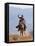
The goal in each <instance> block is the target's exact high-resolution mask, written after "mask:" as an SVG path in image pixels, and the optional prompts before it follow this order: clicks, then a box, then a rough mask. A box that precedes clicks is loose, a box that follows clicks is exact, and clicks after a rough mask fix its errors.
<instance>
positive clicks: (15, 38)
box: [9, 33, 33, 42]
mask: <svg viewBox="0 0 35 46" xmlns="http://www.w3.org/2000/svg"><path fill="white" fill-rule="evenodd" d="M31 40H33V39H32V36H31V35H30V34H27V33H26V34H24V35H23V36H20V35H16V34H14V35H9V42H16V41H31Z"/></svg>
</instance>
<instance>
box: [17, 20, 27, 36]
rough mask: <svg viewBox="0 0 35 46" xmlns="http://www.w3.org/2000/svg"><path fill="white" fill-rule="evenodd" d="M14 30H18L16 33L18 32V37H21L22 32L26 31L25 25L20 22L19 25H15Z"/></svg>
mask: <svg viewBox="0 0 35 46" xmlns="http://www.w3.org/2000/svg"><path fill="white" fill-rule="evenodd" d="M16 28H18V31H20V35H21V34H22V36H23V31H26V25H25V23H23V21H22V20H20V21H19V25H17V26H16Z"/></svg>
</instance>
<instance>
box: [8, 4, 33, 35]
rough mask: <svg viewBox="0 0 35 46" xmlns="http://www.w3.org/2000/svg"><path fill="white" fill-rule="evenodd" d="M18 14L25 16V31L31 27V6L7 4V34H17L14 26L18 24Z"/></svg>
mask: <svg viewBox="0 0 35 46" xmlns="http://www.w3.org/2000/svg"><path fill="white" fill-rule="evenodd" d="M18 15H19V16H21V15H23V16H24V18H25V22H26V26H27V29H26V30H27V31H30V30H32V29H33V23H32V22H33V6H28V5H12V4H10V5H9V34H19V32H18V29H17V28H16V26H17V25H18V22H19V19H18Z"/></svg>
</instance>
